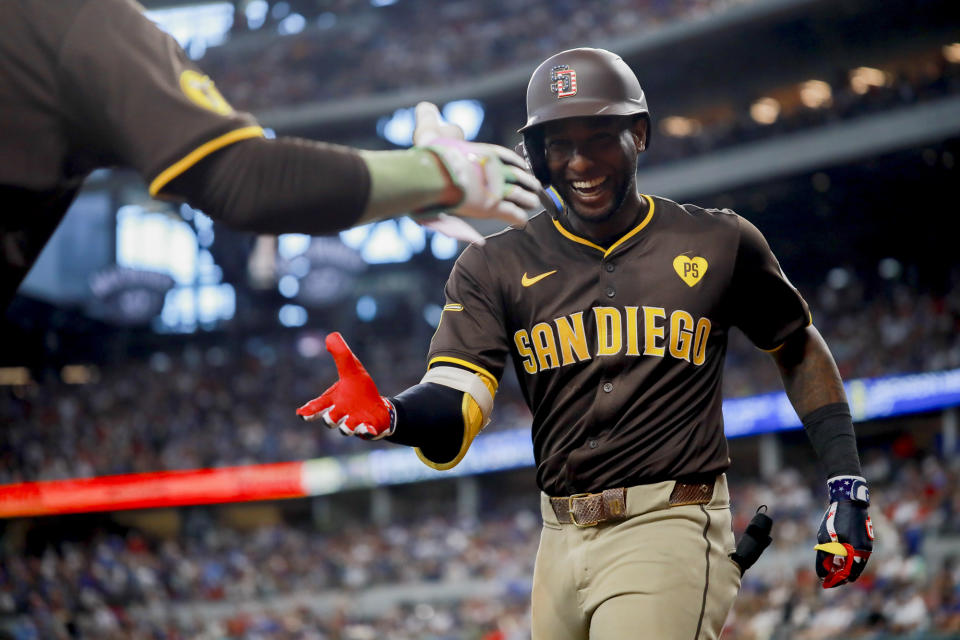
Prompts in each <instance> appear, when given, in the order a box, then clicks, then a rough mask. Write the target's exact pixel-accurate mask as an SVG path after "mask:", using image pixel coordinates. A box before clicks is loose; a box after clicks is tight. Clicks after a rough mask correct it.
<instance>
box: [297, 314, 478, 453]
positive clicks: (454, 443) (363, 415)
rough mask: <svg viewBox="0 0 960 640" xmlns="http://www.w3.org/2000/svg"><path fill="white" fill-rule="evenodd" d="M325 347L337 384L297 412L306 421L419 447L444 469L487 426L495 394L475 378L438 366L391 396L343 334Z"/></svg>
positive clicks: (465, 373)
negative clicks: (381, 388)
mask: <svg viewBox="0 0 960 640" xmlns="http://www.w3.org/2000/svg"><path fill="white" fill-rule="evenodd" d="M326 344H327V350H328V351H329V352H330V353H331V355H332V356H333V358H334V362H335V363H336V365H337V374H338V376H339V380H337V382H336V383H334V384H333V386H331V387H330V388H329V389H327V390H326V391H324V392H323V394H322V395H320V396H319V397H317V398H315V399H313V400H311V401H310V402H308V403H306V404H305V405H303V406H302V407H300V408H299V409H297V414H298V415H299V416H301V417H303V419H305V420H307V421H314V420H322V421H323V422H324V423H325V424H326V425H327V426H328V427H330V428H336V429H339V431H340V432H341V433H342V434H343V435H353V436H357V437H360V438H363V439H364V440H379V439H380V438H387V439H389V440H390V441H391V442H396V443H397V444H404V445H408V446H411V447H416V449H417V455H418V456H419V457H420V459H421V460H422V461H423V462H424V463H425V464H427V465H429V466H431V467H433V468H435V469H441V470H445V469H450V468H453V467H454V466H456V465H457V463H459V462H460V460H461V459H462V458H463V456H464V454H466V452H467V449H468V448H469V447H470V444H471V443H472V441H473V439H474V438H475V437H476V435H477V434H478V433H479V432H480V430H481V429H482V428H483V427H484V426H485V424H486V422H487V417H488V416H489V414H490V410H491V408H492V406H493V391H492V390H491V388H490V386H489V385H488V383H487V382H486V381H484V380H482V379H481V378H480V377H479V376H477V375H476V374H474V373H471V372H469V371H466V370H464V369H459V368H455V367H434V368H433V369H431V370H430V371H428V372H427V375H426V376H424V378H423V380H422V381H421V382H420V384H417V385H414V386H413V387H410V388H409V389H407V390H406V391H404V392H402V393H400V394H398V395H397V396H395V397H391V398H387V397H383V396H381V395H380V392H379V391H378V390H377V387H376V385H375V384H374V382H373V380H372V379H371V377H370V374H368V373H367V371H366V369H365V368H364V367H363V365H362V364H361V363H360V360H359V359H357V357H356V356H355V355H354V354H353V352H352V351H351V350H350V348H349V347H348V346H347V343H346V342H345V341H344V340H343V337H342V336H341V335H340V334H339V333H332V334H330V335H329V336H327V341H326Z"/></svg>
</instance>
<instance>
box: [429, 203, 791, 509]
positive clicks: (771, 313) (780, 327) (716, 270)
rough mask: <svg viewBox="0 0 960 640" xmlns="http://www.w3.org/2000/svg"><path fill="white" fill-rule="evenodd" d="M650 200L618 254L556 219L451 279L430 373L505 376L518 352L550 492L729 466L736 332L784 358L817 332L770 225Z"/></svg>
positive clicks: (503, 238)
mask: <svg viewBox="0 0 960 640" xmlns="http://www.w3.org/2000/svg"><path fill="white" fill-rule="evenodd" d="M644 197H645V198H646V200H647V202H648V207H647V211H646V213H645V214H644V216H643V220H642V221H641V222H640V223H639V224H638V225H637V226H636V227H634V228H633V229H631V230H629V231H628V232H627V233H626V234H624V235H623V236H622V237H621V238H620V239H619V240H617V241H616V242H614V243H613V244H612V245H610V246H609V247H601V246H599V245H597V244H595V243H594V242H592V241H590V240H588V239H586V238H582V237H579V236H577V235H576V234H574V233H573V232H571V231H570V230H569V229H568V228H566V227H564V226H563V224H562V217H553V216H552V215H550V214H548V213H546V212H543V213H541V214H539V215H537V216H534V217H533V218H532V219H531V220H530V221H528V222H527V223H526V224H525V225H523V226H521V227H518V228H510V229H507V230H505V231H503V232H501V233H499V234H497V235H494V236H492V237H490V238H488V240H487V243H486V244H485V245H484V246H478V245H471V246H470V247H468V248H467V249H466V250H465V251H464V252H463V254H462V255H461V256H460V258H459V259H458V260H457V263H456V265H455V266H454V269H453V271H452V273H451V275H450V278H449V280H448V281H447V285H446V292H445V293H446V305H445V307H444V311H443V315H442V319H441V322H440V325H439V327H438V329H437V332H436V334H435V335H434V337H433V340H432V342H431V345H430V355H429V366H436V365H442V364H454V365H458V366H461V367H466V368H468V369H472V370H473V371H476V372H478V373H481V374H484V375H487V376H490V377H491V378H493V379H494V380H499V379H500V377H501V375H502V373H503V369H504V366H505V363H506V359H507V356H508V355H509V356H511V358H512V360H513V364H514V368H515V370H516V372H517V377H518V378H519V380H520V385H521V388H522V389H523V394H524V398H525V399H526V401H527V404H528V405H529V406H530V409H531V410H532V412H533V434H532V435H533V449H534V457H535V460H536V465H537V482H538V484H539V486H540V488H541V490H543V491H544V492H545V493H547V494H549V495H558V496H559V495H570V494H574V493H580V492H598V491H601V490H603V489H607V488H613V487H620V486H630V485H635V484H642V483H649V482H657V481H661V480H667V479H674V478H685V477H695V476H701V475H715V474H719V473H721V472H723V471H724V470H725V469H726V468H727V467H728V466H729V463H730V460H729V456H728V449H727V442H726V438H725V436H724V433H723V416H722V413H721V375H722V372H723V359H724V354H725V352H726V347H727V333H728V331H729V330H730V328H731V327H734V326H736V327H739V328H740V329H742V330H743V331H744V333H745V334H746V335H747V336H748V337H749V338H750V339H751V340H752V341H753V343H754V344H756V345H757V346H758V347H760V348H762V349H768V350H769V349H774V348H776V347H777V346H778V345H779V344H781V343H782V342H783V341H784V340H785V339H786V338H787V337H788V336H789V335H790V334H791V333H793V332H795V331H797V330H799V329H800V328H802V327H804V326H806V325H807V324H808V323H809V310H808V308H807V305H806V303H805V302H804V300H803V298H802V297H801V296H800V294H799V293H798V292H797V290H796V289H795V288H794V287H793V286H792V285H791V284H790V282H789V281H788V280H787V278H786V277H785V276H784V275H783V272H782V271H781V269H780V265H779V264H778V263H777V260H776V258H775V257H774V255H773V253H772V252H771V250H770V248H769V246H768V245H767V243H766V241H765V239H764V238H763V236H762V235H761V233H760V232H759V231H758V230H757V229H756V227H754V226H753V225H752V224H750V223H749V222H748V221H746V220H745V219H743V218H742V217H740V216H738V215H737V214H735V213H733V212H731V211H727V210H722V211H721V210H710V209H702V208H700V207H696V206H693V205H683V206H681V205H678V204H677V203H675V202H672V201H670V200H667V199H664V198H659V197H651V196H644Z"/></svg>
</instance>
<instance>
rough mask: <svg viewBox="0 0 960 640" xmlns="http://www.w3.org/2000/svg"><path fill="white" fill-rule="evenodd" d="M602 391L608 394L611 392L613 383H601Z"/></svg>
mask: <svg viewBox="0 0 960 640" xmlns="http://www.w3.org/2000/svg"><path fill="white" fill-rule="evenodd" d="M603 390H604V392H605V393H610V392H611V391H613V383H612V382H604V383H603Z"/></svg>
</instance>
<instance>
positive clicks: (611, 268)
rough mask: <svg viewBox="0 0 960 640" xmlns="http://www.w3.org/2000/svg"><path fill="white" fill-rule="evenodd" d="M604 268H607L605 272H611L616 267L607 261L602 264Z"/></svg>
mask: <svg viewBox="0 0 960 640" xmlns="http://www.w3.org/2000/svg"><path fill="white" fill-rule="evenodd" d="M604 269H606V270H607V273H613V270H614V269H616V267H615V266H613V264H612V263H610V262H608V263H607V264H606V266H604Z"/></svg>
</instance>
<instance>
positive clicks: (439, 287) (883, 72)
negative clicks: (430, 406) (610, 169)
mask: <svg viewBox="0 0 960 640" xmlns="http://www.w3.org/2000/svg"><path fill="white" fill-rule="evenodd" d="M145 4H146V8H147V10H148V14H149V15H150V17H151V18H152V19H153V20H155V21H156V22H157V24H158V25H160V26H161V27H162V28H164V29H165V30H167V31H169V32H170V33H171V34H172V35H173V36H174V37H176V38H177V39H178V41H179V42H180V43H181V44H182V46H183V47H184V48H185V49H186V50H187V52H188V53H189V55H190V56H191V57H192V58H194V59H195V60H196V62H197V64H198V65H199V66H200V67H201V68H202V69H203V70H204V71H205V72H206V73H208V74H209V75H210V76H211V77H212V78H213V79H214V80H215V81H216V82H217V85H218V87H219V88H220V90H221V92H222V93H223V94H224V96H225V97H226V98H227V99H228V100H229V101H230V102H231V103H232V104H233V105H234V106H235V107H236V108H238V109H241V110H248V111H251V112H252V113H254V114H255V115H256V116H257V118H258V119H259V120H260V122H261V123H262V124H263V125H264V126H265V127H268V128H269V131H270V132H271V133H272V134H274V135H297V136H305V137H311V138H315V139H320V140H325V141H330V142H338V143H343V144H350V145H353V146H359V147H363V148H370V149H391V148H400V147H404V146H408V145H409V144H410V138H411V133H412V124H413V116H412V109H411V107H412V106H413V105H414V104H415V103H416V102H418V101H419V100H423V99H427V100H432V101H434V102H436V103H437V104H438V105H440V106H441V109H442V111H443V114H444V116H445V117H446V118H447V119H449V120H451V121H453V122H456V123H458V124H460V125H461V126H462V127H463V128H464V130H465V131H466V134H467V136H468V137H470V138H473V139H476V140H483V141H491V142H497V143H500V144H504V145H506V146H509V147H513V146H514V145H515V144H516V143H517V142H518V141H519V136H518V135H517V134H516V133H515V131H516V129H517V128H518V127H519V126H521V125H522V124H523V122H524V120H525V109H524V92H525V87H526V82H527V80H528V78H529V75H530V73H531V72H532V70H533V69H534V68H535V67H536V65H537V64H538V63H539V62H540V61H541V60H543V59H544V58H546V57H547V56H549V55H551V54H552V53H555V52H556V51H559V50H562V49H566V48H571V47H575V46H601V47H605V48H608V49H611V50H613V51H615V52H617V53H619V54H620V55H621V56H622V57H623V58H624V59H625V60H626V61H627V62H628V63H629V64H630V65H631V66H632V67H633V68H634V69H635V71H636V72H637V75H638V77H639V78H640V81H641V84H642V85H643V87H644V89H645V91H646V93H647V96H648V100H649V102H650V107H651V113H652V118H653V127H654V128H653V136H652V142H651V145H650V149H649V151H648V152H647V153H645V154H643V155H642V156H641V158H640V162H641V166H640V170H639V174H638V185H639V188H640V189H641V191H644V192H647V193H655V194H658V195H662V196H666V197H670V198H672V199H675V200H678V201H680V202H695V203H697V204H700V205H703V206H709V207H729V208H732V209H734V210H735V211H737V212H738V213H740V214H741V215H743V216H745V217H746V218H748V219H749V220H751V221H752V222H753V223H754V224H756V225H757V226H758V227H759V228H760V229H761V230H762V231H763V232H764V234H765V235H766V237H767V239H768V240H769V242H770V244H771V246H772V248H773V250H774V252H775V253H776V255H777V256H778V257H779V259H780V261H781V263H782V266H783V268H784V271H785V272H786V273H787V275H788V276H789V277H790V278H791V280H792V281H793V283H794V284H795V285H796V286H797V287H798V288H799V289H800V290H801V292H802V293H803V294H804V296H805V297H806V299H807V300H808V302H809V303H810V306H811V309H812V311H813V317H814V322H815V323H816V325H817V327H818V328H819V329H820V331H821V332H822V333H823V334H824V336H825V337H826V339H827V342H828V343H829V345H830V347H831V349H832V351H833V353H834V355H835V357H836V359H837V361H838V364H839V366H840V370H841V373H842V374H843V376H844V379H845V380H846V381H847V382H848V395H849V396H850V400H851V405H852V408H853V411H854V415H855V419H856V421H857V432H858V435H859V441H860V452H861V458H862V461H863V464H864V473H865V475H866V476H867V478H868V480H869V482H870V484H871V488H872V493H873V506H872V509H871V515H872V517H873V519H874V524H875V528H876V531H877V535H878V543H877V548H876V549H875V552H874V555H873V558H872V559H871V562H870V565H869V567H868V569H867V572H866V573H865V575H864V576H863V577H862V578H861V580H860V581H858V582H857V583H856V584H854V585H852V586H848V587H845V588H843V589H841V590H833V591H830V592H824V591H823V590H822V589H820V587H819V585H818V583H817V580H816V576H815V574H814V572H813V558H814V554H813V552H812V551H811V547H812V545H813V543H814V538H815V531H816V526H817V523H818V522H819V518H820V515H821V513H822V510H823V509H824V508H825V506H826V503H825V491H824V484H823V480H824V478H823V477H822V475H821V473H820V471H819V470H818V469H817V468H816V466H815V461H814V459H813V455H812V450H811V449H810V447H809V445H808V444H807V442H806V438H805V436H804V434H803V432H802V430H800V429H798V425H799V423H798V421H797V420H796V417H795V416H793V415H792V412H791V410H790V409H789V405H786V404H785V402H786V401H785V400H784V399H783V397H782V395H778V394H777V393H776V392H777V391H779V389H780V385H779V378H778V377H777V374H776V371H775V368H774V367H773V365H772V363H771V362H770V361H769V358H768V357H767V356H765V355H764V354H762V353H761V352H759V351H757V350H756V349H754V348H753V347H752V346H750V345H749V343H748V342H747V341H746V340H745V339H744V338H743V337H742V336H741V335H739V334H735V335H733V336H732V337H731V345H730V350H729V357H728V366H727V369H726V372H725V380H724V388H725V398H727V399H728V400H727V401H726V403H725V415H726V421H727V431H728V435H729V436H730V438H731V449H732V457H733V469H732V470H731V472H730V474H729V476H730V479H731V484H732V497H733V501H734V514H735V525H734V526H735V532H736V534H737V536H738V537H739V535H740V534H741V533H742V531H743V529H744V528H745V526H746V523H747V522H748V521H749V519H750V517H751V516H752V515H753V512H754V510H755V509H756V508H757V506H759V505H760V504H767V505H769V508H770V514H771V515H772V516H773V517H774V519H775V525H774V531H773V535H774V544H773V547H772V548H771V549H770V550H768V551H767V553H766V554H765V555H764V556H763V558H762V559H761V561H760V562H759V563H758V564H757V565H756V566H755V567H754V568H753V569H751V570H750V572H749V573H747V574H746V576H745V578H744V583H743V587H742V590H741V594H740V596H739V598H738V600H737V603H736V605H735V608H734V610H733V612H732V613H731V615H730V618H729V619H728V623H727V629H726V631H725V635H724V637H725V638H727V639H735V638H736V639H757V640H760V639H786V638H804V639H814V638H852V637H856V638H876V639H880V638H893V637H898V638H899V637H909V638H948V637H949V638H957V637H960V563H958V559H960V486H958V479H960V448H958V444H957V440H958V436H957V432H958V410H957V406H958V405H960V260H958V258H957V250H956V246H957V241H956V234H957V232H956V229H957V225H956V222H955V220H954V217H955V216H957V215H958V213H960V211H958V204H957V202H958V201H957V197H956V195H955V191H956V189H957V185H958V184H960V181H958V180H957V175H958V172H957V168H956V162H957V161H958V153H960V6H958V5H957V3H956V2H954V1H952V0H914V1H912V2H911V1H907V0H886V1H885V2H882V3H878V2H874V1H871V0H674V1H666V0H611V1H608V2H576V1H574V0H511V1H507V0H487V1H485V2H471V1H469V0H269V1H268V0H235V1H220V2H202V3H201V2H196V1H193V2H191V1H177V0H148V1H147V2H145ZM317 215H323V212H322V211H318V212H317ZM497 230H498V228H497V227H496V226H495V225H494V226H487V227H481V231H483V232H494V231H497ZM462 248H463V247H462V246H461V245H458V244H457V243H456V241H452V240H450V239H448V238H445V237H443V236H438V235H434V234H433V233H432V232H429V231H425V230H424V229H423V228H422V227H419V226H417V225H416V224H414V223H413V222H411V221H410V220H405V219H401V220H397V221H387V222H382V223H379V224H376V225H372V226H367V227H362V228H358V229H353V230H350V231H347V232H343V233H341V234H339V235H337V236H328V237H313V238H311V237H308V236H299V235H287V236H281V237H280V238H267V237H261V238H255V237H253V236H250V235H247V234H242V233H238V232H235V231H232V230H229V229H226V228H223V227H222V226H221V225H219V224H214V223H213V222H212V221H211V220H210V218H208V217H207V216H205V215H204V214H203V213H202V212H200V211H196V210H193V209H191V208H190V207H188V206H182V207H175V206H171V205H169V204H164V203H159V202H156V201H152V200H150V199H149V197H148V195H147V191H146V187H145V185H144V184H143V182H142V181H141V180H140V179H139V178H138V177H137V176H135V175H133V174H130V173H127V172H122V171H101V172H97V173H96V174H94V175H93V176H91V178H90V179H89V180H88V181H87V184H86V186H85V188H84V190H83V192H82V195H81V196H80V197H79V199H78V200H77V201H76V203H75V204H74V206H73V207H72V209H71V210H70V212H69V213H68V215H67V217H66V219H65V221H64V222H63V224H62V225H61V226H60V229H59V230H58V231H57V233H56V234H55V236H54V238H53V240H52V241H51V242H50V244H49V245H48V246H47V248H46V250H45V252H44V254H43V256H42V258H41V260H40V261H39V262H38V263H37V264H36V266H35V268H34V269H33V271H32V272H31V274H30V276H29V277H28V279H27V280H26V282H25V283H24V284H23V286H22V287H21V290H20V293H19V295H18V297H17V298H16V299H15V301H14V303H13V304H12V305H11V307H10V308H9V309H8V311H7V313H6V315H5V317H3V318H2V319H0V325H2V326H0V336H2V337H0V345H2V347H0V425H2V426H0V429H2V431H0V433H2V437H0V485H3V486H0V514H2V515H3V516H4V519H2V520H0V638H16V639H18V640H21V639H22V640H27V639H31V640H32V639H41V638H43V639H46V638H55V639H69V638H104V639H115V638H117V639H119V638H138V639H139V638H144V639H147V638H149V639H171V640H172V639H179V638H209V639H214V638H217V639H219V638H229V639H260V638H270V639H288V638H289V639H303V640H306V639H325V640H326V639H329V640H333V639H337V640H373V639H379V638H383V639H388V640H401V639H418V640H440V639H443V640H447V639H450V640H454V639H465V640H517V639H523V638H529V623H528V616H529V608H528V607H529V588H530V579H531V573H532V567H533V560H534V555H535V551H536V546H537V541H538V535H539V524H540V520H539V511H538V502H537V501H538V495H537V490H536V486H535V484H534V480H533V469H532V466H531V465H532V453H531V448H530V444H529V421H530V415H529V412H528V411H527V409H526V407H525V406H524V404H523V401H522V399H521V397H520V394H519V390H518V387H517V383H516V380H515V379H514V378H513V377H512V373H508V374H507V375H506V376H505V380H504V383H503V385H502V387H501V391H500V393H499V394H498V396H497V406H496V408H495V411H494V417H493V422H492V424H491V425H490V426H489V427H488V428H487V430H486V431H485V433H484V434H483V435H481V437H480V438H479V439H478V441H477V442H476V443H475V445H474V447H473V449H472V450H471V452H470V453H469V454H468V455H467V457H466V458H465V459H464V461H463V462H462V463H461V465H460V466H459V467H458V468H457V470H456V471H455V472H452V473H448V474H446V475H441V474H437V473H434V472H431V471H430V470H429V469H427V468H426V467H424V466H423V465H421V464H420V463H419V462H418V461H417V460H416V458H415V456H414V454H413V452H412V451H411V450H408V449H406V448H403V447H396V446H392V445H389V444H388V443H365V442H360V441H357V440H355V439H352V438H342V437H340V436H339V435H338V434H336V433H335V432H330V431H327V430H326V429H323V428H321V427H317V426H315V425H308V424H306V423H303V422H301V421H299V419H297V418H296V416H295V415H294V413H293V412H294V409H295V408H296V407H297V406H299V405H300V404H302V403H303V402H305V401H306V400H309V399H311V398H313V397H314V396H316V395H318V394H319V393H320V392H321V391H322V390H323V389H324V388H325V387H326V386H328V385H329V384H330V383H331V382H332V381H333V380H334V379H335V371H334V369H333V365H332V361H331V359H330V358H329V357H328V356H327V355H326V352H325V350H324V349H323V338H324V336H325V335H326V333H327V332H329V331H331V330H339V331H341V332H342V333H343V334H344V335H345V337H346V338H347V340H348V342H349V343H350V344H351V346H352V347H353V348H354V350H355V351H356V352H357V354H358V355H359V356H360V358H361V359H362V360H363V362H364V363H365V364H366V366H367V368H368V370H369V371H370V372H371V374H372V375H373V377H374V379H375V380H376V381H377V383H378V386H379V387H380V389H381V391H382V392H383V393H385V394H394V393H397V392H399V391H401V390H402V389H404V388H405V387H407V386H409V385H411V384H414V383H416V382H417V381H419V378H420V376H421V375H422V374H423V370H424V365H425V358H424V356H425V355H426V348H427V345H428V342H429V339H430V336H431V334H432V332H433V330H434V328H435V326H436V324H437V322H438V320H439V317H440V310H441V307H442V305H443V283H444V281H445V279H446V276H447V274H448V273H449V270H450V268H451V267H452V265H453V262H454V260H455V259H456V257H457V255H458V254H459V252H460V251H461V250H462ZM198 469H215V470H218V471H219V473H220V475H215V476H213V475H211V474H210V473H208V474H206V475H205V474H203V473H194V472H191V471H190V470H198ZM173 471H177V472H183V474H180V475H177V474H172V475H171V474H160V475H157V474H156V473H155V472H173ZM148 472H149V473H153V474H154V475H150V476H139V478H150V479H151V480H150V482H149V483H146V482H140V481H132V482H131V481H129V479H128V482H127V483H126V484H124V485H123V486H122V487H120V486H119V485H118V486H112V488H111V486H108V485H105V484H104V483H103V481H100V482H99V483H97V481H93V484H90V481H89V480H86V481H85V482H87V484H82V486H84V487H87V488H90V487H93V489H92V490H90V491H77V490H76V487H77V486H81V485H70V484H63V483H62V482H61V483H60V484H51V485H35V484H24V483H34V482H38V481H65V480H69V479H76V478H80V479H91V478H96V477H100V476H113V475H117V474H131V473H148ZM211 473H213V472H211ZM214 477H215V478H216V479H217V480H211V478H214ZM175 478H180V479H181V482H180V484H176V483H175V482H174V480H173V479H175ZM221 480H222V482H221ZM138 482H139V484H138ZM37 487H49V488H50V491H49V493H48V494H42V492H40V493H38V491H40V490H39V489H37ZM71 487H73V488H72V489H71ZM104 487H106V488H104ZM44 496H46V497H44ZM184 496H186V497H184ZM264 498H271V499H264ZM272 498H286V499H283V500H277V499H272ZM211 502H212V503H213V504H206V503H211ZM177 504H182V505H185V506H169V505H177ZM154 505H157V508H152V509H142V508H128V507H142V506H154ZM164 505H168V506H164ZM70 511H82V512H83V513H72V514H71V513H67V512H70Z"/></svg>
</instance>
